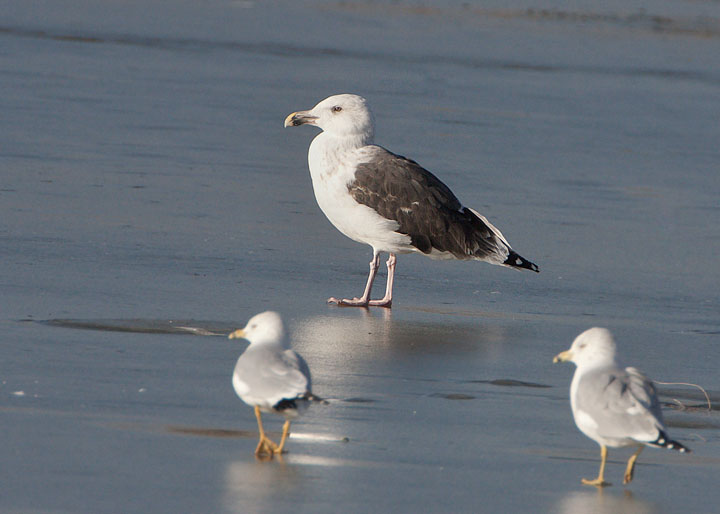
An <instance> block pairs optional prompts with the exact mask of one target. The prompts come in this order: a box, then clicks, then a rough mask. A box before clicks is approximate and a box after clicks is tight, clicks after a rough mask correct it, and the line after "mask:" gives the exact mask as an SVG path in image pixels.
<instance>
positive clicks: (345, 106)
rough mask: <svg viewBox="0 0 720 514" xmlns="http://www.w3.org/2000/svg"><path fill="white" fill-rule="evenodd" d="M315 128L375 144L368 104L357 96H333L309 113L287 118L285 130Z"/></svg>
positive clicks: (293, 114) (301, 112)
mask: <svg viewBox="0 0 720 514" xmlns="http://www.w3.org/2000/svg"><path fill="white" fill-rule="evenodd" d="M299 125H315V126H316V127H320V128H321V129H322V130H323V132H326V133H328V134H330V135H333V136H338V137H358V138H360V139H362V140H363V141H364V142H365V143H369V142H371V141H372V138H373V133H374V130H375V129H374V120H373V115H372V112H371V111H370V108H369V107H368V105H367V101H366V100H365V99H364V98H363V97H362V96H358V95H350V94H343V95H334V96H330V97H328V98H326V99H325V100H323V101H322V102H320V103H319V104H317V105H316V106H315V107H313V108H312V109H310V110H309V111H298V112H294V113H292V114H290V115H289V116H288V117H287V118H285V126H286V127H297V126H299Z"/></svg>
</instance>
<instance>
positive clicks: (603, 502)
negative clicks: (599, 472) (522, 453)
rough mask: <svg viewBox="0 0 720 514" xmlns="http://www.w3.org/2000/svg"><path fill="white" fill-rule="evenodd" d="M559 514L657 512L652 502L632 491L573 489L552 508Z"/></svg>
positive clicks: (647, 513)
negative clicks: (614, 491) (612, 491)
mask: <svg viewBox="0 0 720 514" xmlns="http://www.w3.org/2000/svg"><path fill="white" fill-rule="evenodd" d="M554 511H555V512H558V513H560V514H617V513H619V512H622V513H623V514H649V513H651V512H658V507H657V505H655V504H654V503H650V502H647V501H645V500H641V499H638V498H635V496H634V495H633V493H632V492H630V491H629V490H627V489H626V490H624V491H623V493H622V494H615V493H611V492H608V491H606V490H604V489H602V488H598V489H597V491H573V492H571V493H568V494H567V495H565V496H564V497H563V498H562V499H561V500H560V502H559V503H558V505H557V508H556V509H554Z"/></svg>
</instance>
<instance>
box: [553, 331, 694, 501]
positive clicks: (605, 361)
mask: <svg viewBox="0 0 720 514" xmlns="http://www.w3.org/2000/svg"><path fill="white" fill-rule="evenodd" d="M567 361H569V362H574V363H575V365H576V366H577V369H576V370H575V375H574V376H573V379H572V384H571V385H570V405H571V407H572V412H573V417H574V418H575V424H576V425H577V427H578V428H579V429H580V431H581V432H582V433H583V434H585V435H586V436H588V437H589V438H590V439H593V440H594V441H596V442H597V443H598V444H599V445H600V457H601V461H600V472H599V473H598V477H597V478H596V479H594V480H587V479H585V478H583V479H582V483H583V484H587V485H595V486H600V487H602V486H605V485H610V484H609V483H607V482H605V478H604V474H605V462H606V460H607V447H608V446H610V447H612V448H620V447H624V446H637V447H638V449H637V451H636V452H635V453H633V454H632V456H631V457H630V459H629V460H628V463H627V467H626V468H625V475H624V478H623V483H624V484H627V483H629V482H630V481H631V480H632V479H633V472H634V470H635V461H636V460H637V458H638V455H640V452H641V451H642V450H643V448H645V446H655V447H657V448H669V449H672V450H677V451H680V452H689V451H690V450H689V449H688V448H686V447H685V446H683V445H682V444H680V443H678V442H677V441H673V440H671V439H670V438H669V437H668V435H667V429H666V428H665V423H664V422H663V415H662V410H661V409H660V403H659V402H658V398H657V393H656V392H655V386H653V383H652V381H651V380H650V379H649V378H647V377H646V376H645V375H643V374H642V373H640V372H639V371H638V370H637V369H635V368H621V367H620V366H619V365H618V363H617V361H616V360H615V341H614V340H613V337H612V334H611V333H610V331H609V330H607V329H604V328H597V327H595V328H591V329H589V330H586V331H585V332H583V333H582V334H580V335H579V336H577V337H576V338H575V341H573V344H572V346H571V347H570V349H569V350H566V351H564V352H561V353H559V354H557V355H556V356H555V358H554V359H553V362H567Z"/></svg>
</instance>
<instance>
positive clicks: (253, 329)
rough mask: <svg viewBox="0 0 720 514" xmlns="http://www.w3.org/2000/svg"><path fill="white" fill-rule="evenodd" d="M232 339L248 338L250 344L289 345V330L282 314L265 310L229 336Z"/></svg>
mask: <svg viewBox="0 0 720 514" xmlns="http://www.w3.org/2000/svg"><path fill="white" fill-rule="evenodd" d="M228 337H229V338H230V339H240V338H242V339H247V340H248V341H249V342H250V345H251V346H252V345H258V344H272V343H275V344H278V343H279V344H281V345H283V346H287V332H286V331H285V324H284V323H283V320H282V318H281V317H280V314H278V313H277V312H273V311H265V312H261V313H260V314H256V315H255V316H253V317H252V318H250V321H248V322H247V325H245V328H241V329H239V330H236V331H235V332H233V333H232V334H230V335H229V336H228Z"/></svg>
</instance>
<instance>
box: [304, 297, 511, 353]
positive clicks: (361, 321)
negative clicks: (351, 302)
mask: <svg viewBox="0 0 720 514" xmlns="http://www.w3.org/2000/svg"><path fill="white" fill-rule="evenodd" d="M343 313H344V312H343ZM461 321H467V320H461ZM294 332H295V338H296V340H297V341H298V342H299V344H300V345H301V347H303V346H309V345H312V348H313V349H315V350H317V349H318V347H319V346H320V345H322V348H323V350H324V351H327V352H328V353H329V352H331V351H335V350H337V351H338V352H340V355H341V356H343V357H342V358H348V357H349V356H350V355H349V354H350V353H351V354H352V357H353V358H358V357H363V358H377V357H383V356H382V355H378V354H379V353H380V352H382V353H385V354H386V355H384V357H386V358H392V357H399V356H401V355H406V354H409V353H413V354H418V353H419V354H425V353H443V354H448V353H465V352H473V353H474V352H488V351H492V347H493V346H494V345H495V344H497V343H503V342H506V341H508V340H510V339H511V337H512V334H510V333H509V332H508V329H507V328H506V327H504V326H502V325H499V324H486V323H482V322H476V323H468V322H458V323H452V324H451V323H448V322H447V321H445V322H434V321H425V320H422V321H412V320H403V319H395V320H394V319H393V313H392V311H390V310H388V309H382V310H380V311H378V310H374V309H373V310H364V309H363V310H357V311H353V312H350V311H348V315H346V316H341V315H320V316H311V317H309V318H306V319H304V320H301V321H300V322H299V323H297V324H296V326H295V327H294Z"/></svg>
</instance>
